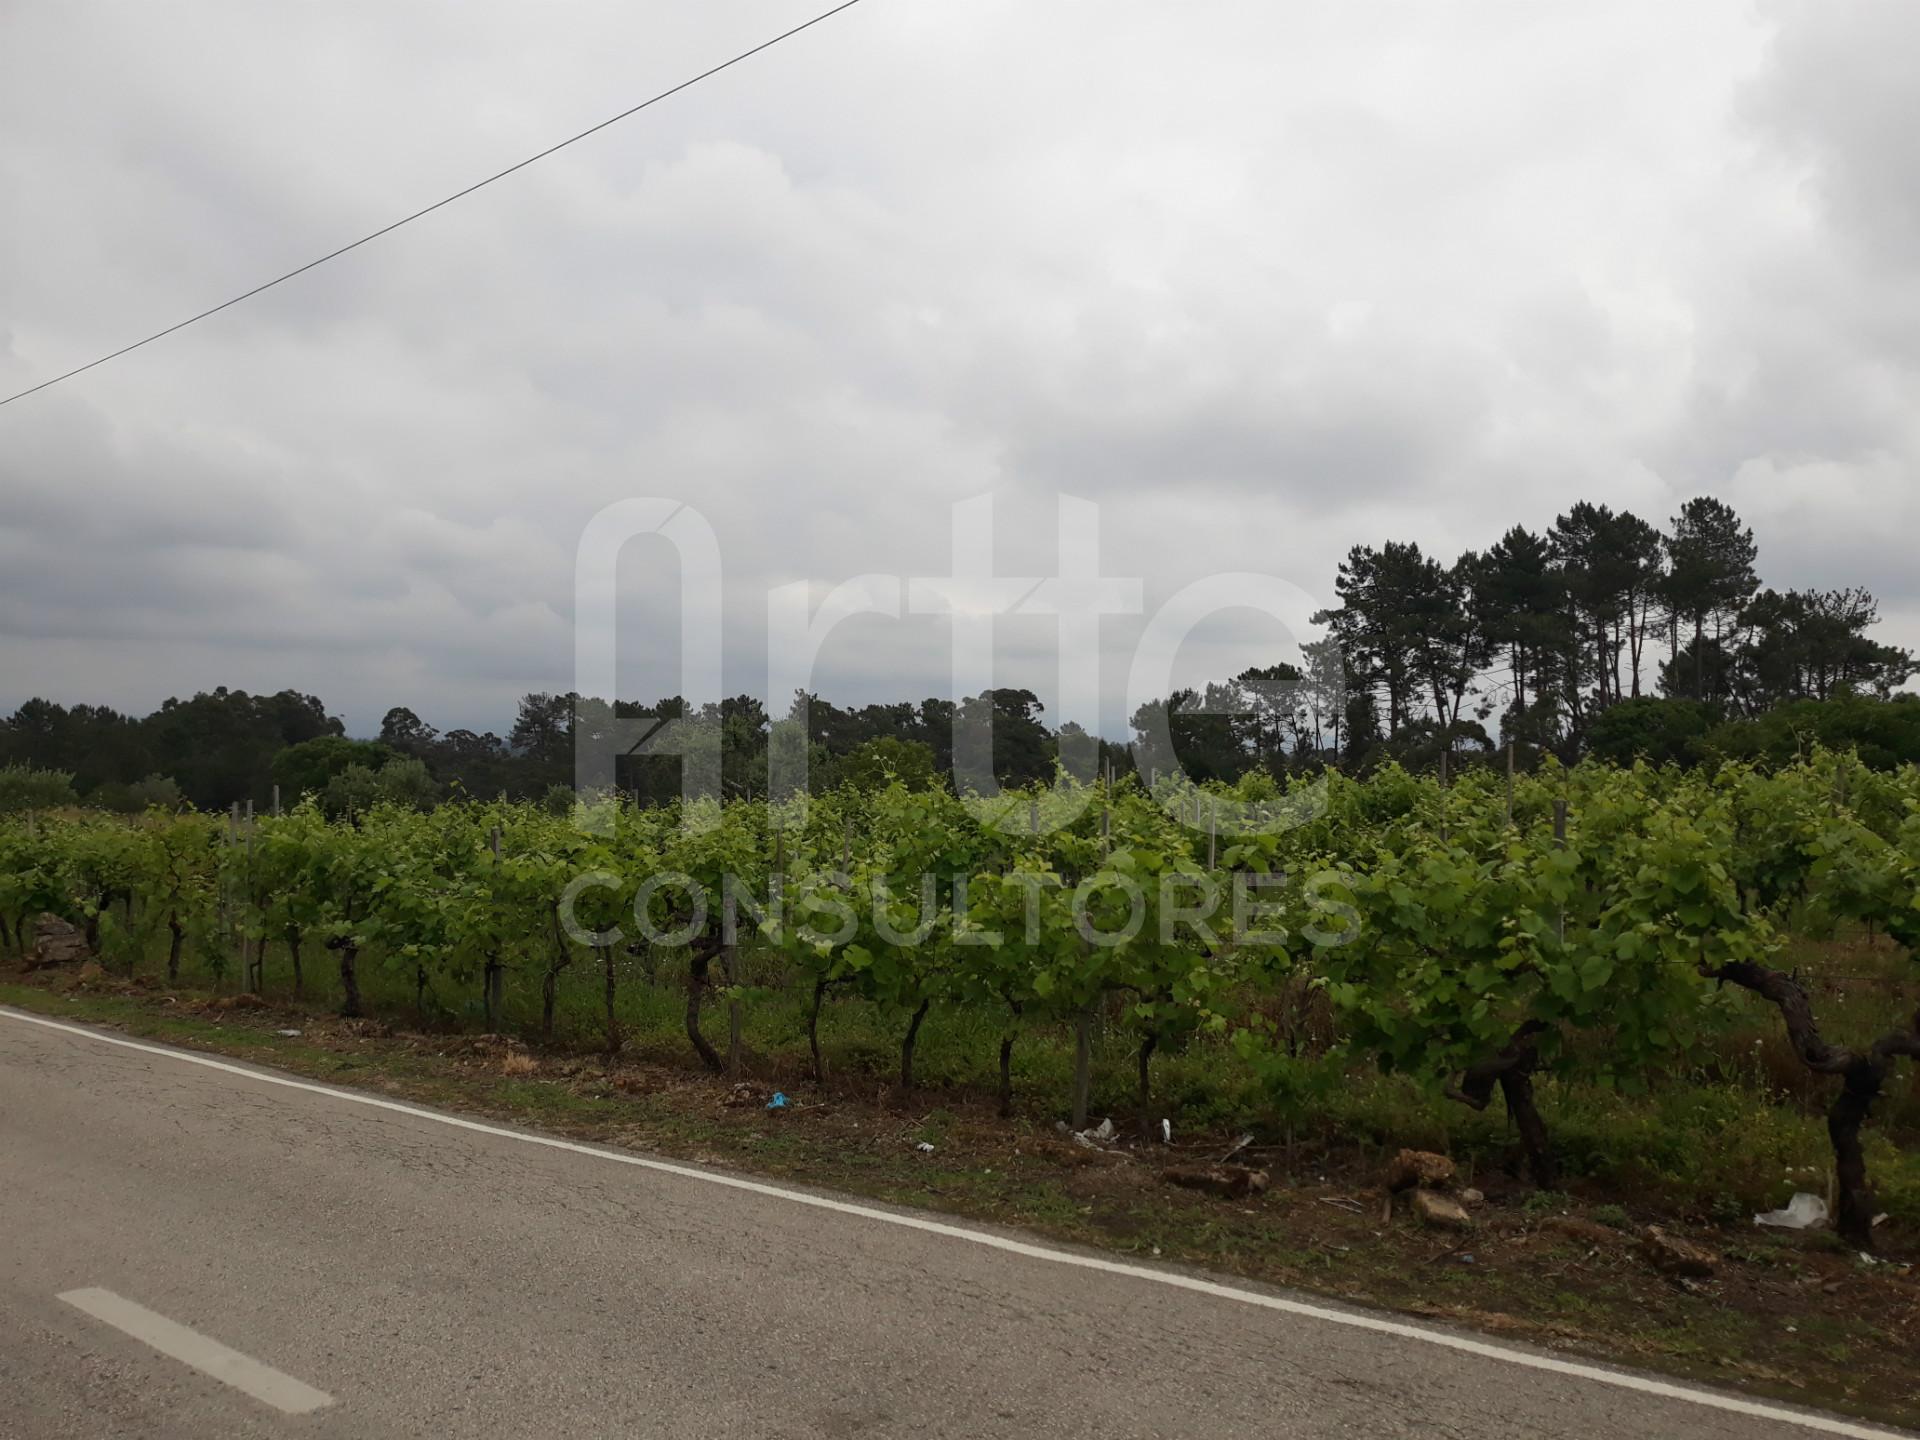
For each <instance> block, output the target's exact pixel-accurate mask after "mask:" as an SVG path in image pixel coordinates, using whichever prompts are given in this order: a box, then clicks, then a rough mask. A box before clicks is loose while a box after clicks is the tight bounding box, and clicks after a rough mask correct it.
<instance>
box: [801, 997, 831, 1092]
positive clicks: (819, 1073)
mask: <svg viewBox="0 0 1920 1440" xmlns="http://www.w3.org/2000/svg"><path fill="white" fill-rule="evenodd" d="M831 983H832V982H831V981H829V980H819V981H816V982H814V987H813V1008H812V1009H811V1010H809V1011H808V1012H807V1049H808V1050H810V1051H812V1052H813V1083H814V1084H816V1085H823V1086H824V1085H825V1084H826V1083H827V1061H826V1057H825V1056H823V1055H822V1054H821V1053H820V1003H821V1002H822V1001H823V1000H825V999H826V998H827V986H828V985H830V984H831Z"/></svg>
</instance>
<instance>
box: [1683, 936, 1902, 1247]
mask: <svg viewBox="0 0 1920 1440" xmlns="http://www.w3.org/2000/svg"><path fill="white" fill-rule="evenodd" d="M1707 974H1708V975H1709V976H1710V977H1711V978H1712V979H1715V980H1720V981H1724V982H1726V983H1728V984H1733V985H1738V986H1739V987H1740V988H1741V989H1743V990H1750V991H1752V992H1753V993H1754V994H1755V995H1758V996H1760V997H1761V998H1762V999H1763V1000H1768V1001H1771V1002H1772V1003H1773V1004H1774V1005H1775V1006H1777V1007H1778V1008H1779V1010H1780V1018H1781V1019H1782V1020H1783V1021H1784V1022H1785V1023H1786V1027H1787V1038H1788V1040H1790V1041H1791V1042H1792V1043H1793V1048H1794V1052H1795V1053H1796V1054H1797V1055H1799V1057H1800V1063H1801V1064H1803V1065H1805V1066H1806V1067H1807V1068H1808V1069H1809V1070H1812V1071H1813V1072H1815V1073H1816V1074H1819V1075H1838V1076H1839V1077H1840V1093H1839V1094H1838V1095H1837V1096H1835V1097H1834V1101H1833V1104H1832V1106H1831V1107H1830V1108H1829V1109H1828V1111H1827V1140H1828V1142H1829V1143H1830V1144H1831V1145H1832V1146H1833V1175H1834V1184H1835V1188H1836V1190H1837V1191H1838V1192H1839V1201H1840V1205H1839V1211H1838V1213H1837V1214H1836V1215H1835V1216H1834V1222H1833V1228H1834V1229H1835V1230H1836V1231H1837V1232H1839V1234H1840V1236H1841V1237H1842V1238H1843V1239H1844V1240H1846V1242H1847V1243H1848V1244H1849V1245H1852V1246H1853V1247H1854V1248H1855V1249H1859V1250H1868V1249H1871V1248H1872V1247H1873V1189H1872V1187H1871V1186H1870V1185H1869V1184H1868V1183H1867V1157H1866V1151H1865V1150H1864V1149H1863V1148H1862V1146H1861V1144H1860V1127H1861V1126H1862V1125H1863V1124H1865V1123H1866V1119H1867V1116H1868V1114H1869V1113H1870V1112H1871V1111H1872V1109H1873V1102H1874V1101H1875V1100H1877V1099H1878V1098H1879V1097H1880V1092H1881V1090H1882V1089H1883V1088H1884V1087H1885V1086H1886V1083H1887V1077H1888V1076H1889V1075H1890V1074H1891V1073H1892V1072H1893V1062H1894V1061H1895V1060H1896V1059H1898V1058H1899V1057H1900V1056H1902V1055H1905V1056H1908V1057H1910V1058H1913V1059H1920V1013H1916V1014H1915V1015H1914V1017H1913V1019H1912V1020H1911V1021H1909V1022H1908V1026H1907V1028H1906V1029H1905V1030H1895V1031H1892V1032H1890V1033H1888V1034H1886V1035H1882V1036H1881V1037H1880V1038H1879V1039H1878V1040H1876V1041H1874V1042H1873V1045H1872V1047H1871V1048H1870V1049H1868V1050H1867V1051H1866V1052H1865V1053H1858V1052H1855V1051H1852V1050H1845V1049H1842V1048H1840V1047H1839V1046H1837V1045H1830V1044H1828V1043H1827V1041H1826V1039H1825V1038H1824V1037H1823V1036H1822V1035H1821V1034H1820V1025H1819V1022H1818V1021H1817V1020H1815V1019H1814V1015H1813V1005H1812V1003H1811V1002H1810V1001H1809V1000H1808V998H1807V992H1806V988H1805V987H1804V986H1802V985H1801V983H1800V982H1799V981H1798V980H1797V979H1795V978H1794V977H1793V976H1792V975H1789V974H1787V973H1786V972H1785V971H1781V970H1774V969H1772V968H1770V967H1768V966H1765V965H1756V964H1753V963H1752V962H1751V961H1747V960H1736V961H1733V962H1732V963H1730V964H1727V965H1722V966H1720V967H1719V968H1718V969H1715V970H1709V971H1708V972H1707Z"/></svg>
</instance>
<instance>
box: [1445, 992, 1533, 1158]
mask: <svg viewBox="0 0 1920 1440" xmlns="http://www.w3.org/2000/svg"><path fill="white" fill-rule="evenodd" d="M1547 1028H1548V1027H1547V1024H1546V1022H1545V1021H1541V1020H1529V1021H1527V1022H1526V1023H1525V1024H1524V1025H1522V1026H1521V1027H1520V1028H1519V1029H1518V1030H1516V1031H1514V1032H1513V1038H1512V1039H1511V1040H1509V1041H1508V1042H1507V1043H1506V1045H1505V1046H1504V1047H1503V1048H1502V1049H1501V1051H1500V1053H1499V1054H1497V1055H1493V1056H1490V1057H1488V1058H1487V1059H1485V1060H1482V1061H1480V1062H1479V1063H1477V1064H1475V1065H1471V1066H1469V1067H1468V1068H1467V1071H1466V1073H1465V1074H1464V1075H1462V1076H1461V1077H1460V1083H1459V1085H1457V1086H1453V1087H1450V1088H1449V1089H1448V1090H1447V1094H1448V1096H1449V1097H1450V1098H1452V1099H1454V1100H1458V1101H1460V1102H1461V1104H1463V1105H1471V1106H1472V1107H1473V1108H1474V1109H1475V1110H1485V1109H1486V1108H1487V1105H1488V1103H1489V1102H1491V1101H1492V1099H1493V1089H1494V1086H1496V1085H1498V1086H1499V1087H1500V1095H1501V1098H1502V1099H1503V1100H1505V1101H1506V1103H1507V1114H1508V1115H1509V1116H1511V1117H1512V1119H1513V1128H1514V1130H1515V1131H1516V1132H1517V1133H1518V1134H1519V1136H1520V1145H1521V1148H1522V1149H1523V1150H1525V1151H1526V1156H1527V1169H1528V1170H1529V1171H1530V1172H1531V1173H1532V1175H1533V1182H1534V1184H1536V1185H1538V1186H1540V1187H1541V1188H1542V1189H1546V1188H1548V1187H1550V1186H1552V1184H1553V1183H1554V1181H1555V1179H1556V1178H1558V1177H1557V1172H1556V1169H1555V1166H1554V1163H1553V1150H1552V1147H1551V1146H1550V1145H1549V1144H1548V1142H1547V1124H1546V1121H1544V1120H1542V1119H1541V1118H1540V1109H1539V1106H1538V1105H1536V1104H1535V1103H1534V1098H1533V1072H1534V1071H1535V1070H1536V1069H1537V1068H1538V1067H1539V1064H1540V1037H1541V1035H1543V1034H1545V1033H1546V1031H1547Z"/></svg>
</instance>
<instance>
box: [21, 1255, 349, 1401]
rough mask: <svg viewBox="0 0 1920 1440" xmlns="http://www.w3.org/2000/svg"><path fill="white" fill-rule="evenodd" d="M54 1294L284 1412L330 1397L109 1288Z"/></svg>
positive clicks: (166, 1354)
mask: <svg viewBox="0 0 1920 1440" xmlns="http://www.w3.org/2000/svg"><path fill="white" fill-rule="evenodd" d="M58 1298H60V1299H62V1300H64V1301H66V1302H67V1304H69V1305H71V1306H73V1308H74V1309H76V1310H79V1311H81V1312H83V1313H85V1314H88V1315H91V1316H92V1317H93V1318H94V1319H96V1320H98V1321H100V1322H101V1323H102V1324H103V1325H111V1326H112V1327H113V1328H114V1329H116V1330H118V1331H120V1332H121V1333H122V1334H124V1335H131V1336H132V1337H133V1338H134V1339H136V1340H138V1341H139V1342H140V1343H141V1344H143V1345H150V1346H152V1347H153V1348H154V1349H155V1350H158V1351H159V1352H160V1353H161V1354H162V1355H165V1356H166V1357H167V1358H168V1359H170V1360H178V1361H179V1362H180V1363H181V1364H182V1365H191V1366H192V1367H193V1368H194V1369H196V1370H198V1371H200V1372H201V1373H202V1374H205V1375H211V1376H212V1377H213V1378H214V1379H216V1380H218V1381H219V1382H220V1383H221V1384H223V1385H231V1386H232V1387H233V1388H234V1389H236V1390H239V1391H241V1392H242V1393H244V1394H247V1395H251V1396H252V1397H253V1398H254V1399H256V1400H258V1401H261V1402H262V1403H263V1404H267V1405H271V1406H272V1407H273V1408H274V1409H276V1410H278V1411H280V1412H281V1413H283V1414H286V1415H306V1414H310V1413H311V1412H313V1411H315V1410H318V1409H320V1408H321V1407H323V1406H326V1405H331V1404H332V1403H333V1397H332V1396H331V1395H329V1394H327V1392H326V1391H324V1390H316V1389H314V1388H313V1387H312V1386H311V1385H308V1384H307V1383H305V1382H304V1381H301V1380H296V1379H294V1378H293V1377H292V1376H291V1375H284V1374H282V1373H281V1372H280V1371H278V1370H275V1369H274V1368H273V1367H272V1366H271V1365H262V1364H261V1363H260V1362H259V1361H258V1360H255V1359H253V1358H252V1357H250V1356H247V1355H242V1354H241V1353H240V1352H239V1351H238V1350H233V1349H229V1348H228V1347H227V1346H225V1345H222V1344H221V1343H220V1342H219V1341H218V1340H215V1339H212V1338H211V1337H209V1336H206V1335H202V1334H201V1333H200V1332H199V1331H198V1330H189V1329H188V1328H187V1327H186V1326H185V1325H182V1324H180V1323H179V1322H178V1321H174V1320H169V1319H168V1318H167V1317H166V1316H164V1315H156V1314H155V1313H154V1312H153V1311H151V1310H149V1309H147V1307H146V1306H144V1305H136V1304H134V1303H133V1301H131V1300H128V1299H126V1298H125V1297H123V1296H120V1295H116V1294H114V1293H113V1291H111V1290H101V1289H99V1288H97V1287H91V1286H90V1287H88V1288H87V1289H84V1290H68V1291H67V1292H65V1293H64V1294H62V1295H61V1296H59V1297H58Z"/></svg>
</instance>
